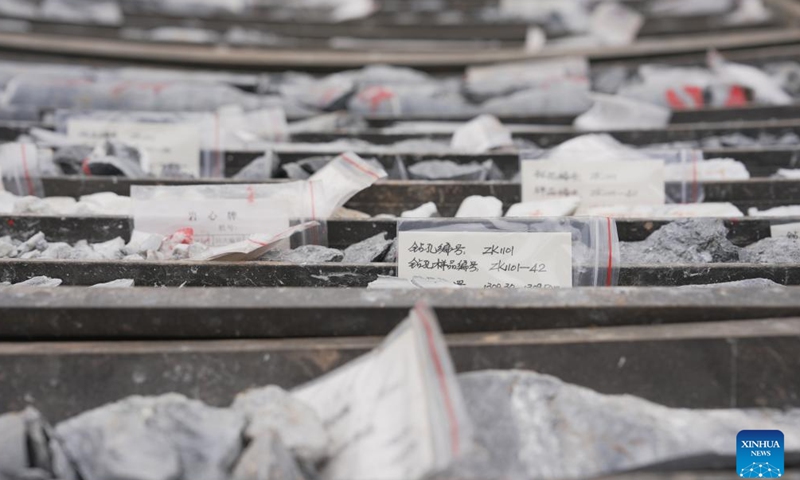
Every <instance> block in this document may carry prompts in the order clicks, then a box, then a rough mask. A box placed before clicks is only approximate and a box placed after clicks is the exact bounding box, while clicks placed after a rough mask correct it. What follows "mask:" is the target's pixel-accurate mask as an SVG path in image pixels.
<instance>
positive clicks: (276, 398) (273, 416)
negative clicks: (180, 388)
mask: <svg viewBox="0 0 800 480" xmlns="http://www.w3.org/2000/svg"><path fill="white" fill-rule="evenodd" d="M231 407H232V408H233V409H234V410H236V411H239V412H241V413H243V414H244V415H245V416H246V417H247V418H248V420H249V421H250V423H249V425H248V426H247V430H246V432H245V433H246V435H247V437H248V438H251V439H258V438H260V437H262V436H264V435H265V434H269V433H276V434H277V435H278V436H279V437H280V439H281V442H282V443H283V445H285V446H286V448H288V449H289V450H291V451H292V453H294V455H295V456H297V458H299V459H302V460H304V461H307V462H310V463H316V462H318V461H320V460H322V459H324V458H325V457H326V456H327V454H328V441H329V438H328V434H327V432H326V431H325V427H324V426H323V425H322V421H321V420H320V419H319V417H318V416H317V414H316V413H315V412H314V410H313V409H311V407H309V406H308V405H306V404H305V403H303V402H301V401H299V400H297V399H295V398H294V397H292V396H291V395H290V394H289V393H288V392H287V391H285V390H283V389H282V388H280V387H277V386H274V385H270V386H268V387H264V388H258V389H253V390H247V391H245V392H242V393H240V394H239V395H237V396H236V399H235V400H234V401H233V405H232V406H231Z"/></svg>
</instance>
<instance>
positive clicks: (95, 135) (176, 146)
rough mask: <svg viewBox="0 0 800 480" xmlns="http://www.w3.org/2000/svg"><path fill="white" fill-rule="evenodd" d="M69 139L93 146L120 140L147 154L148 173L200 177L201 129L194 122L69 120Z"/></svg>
mask: <svg viewBox="0 0 800 480" xmlns="http://www.w3.org/2000/svg"><path fill="white" fill-rule="evenodd" d="M67 136H68V137H69V138H71V139H75V140H83V141H90V142H91V143H92V144H94V143H96V142H99V141H102V140H103V139H113V140H119V141H122V142H125V143H128V144H130V145H133V146H135V147H138V148H141V149H143V150H144V151H146V152H147V155H148V159H149V165H143V166H142V167H143V168H145V171H148V172H151V173H153V174H155V175H157V176H158V175H161V174H162V172H163V171H164V170H165V169H167V170H168V171H179V172H182V173H188V174H190V175H193V176H195V177H199V176H200V129H199V127H198V126H197V125H195V124H191V123H145V122H132V121H107V120H94V119H88V118H74V119H70V120H68V121H67Z"/></svg>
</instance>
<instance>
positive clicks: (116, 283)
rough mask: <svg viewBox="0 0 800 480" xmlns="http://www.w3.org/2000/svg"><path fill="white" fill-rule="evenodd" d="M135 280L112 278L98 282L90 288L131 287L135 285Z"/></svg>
mask: <svg viewBox="0 0 800 480" xmlns="http://www.w3.org/2000/svg"><path fill="white" fill-rule="evenodd" d="M134 284H135V282H134V281H133V279H132V278H119V279H117V280H111V281H110V282H105V283H98V284H95V285H92V286H91V287H89V288H129V287H132V286H134Z"/></svg>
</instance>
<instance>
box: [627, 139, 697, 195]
mask: <svg viewBox="0 0 800 480" xmlns="http://www.w3.org/2000/svg"><path fill="white" fill-rule="evenodd" d="M640 151H641V152H643V153H644V154H645V155H647V156H648V157H652V158H659V159H661V160H664V168H665V180H666V185H665V186H664V188H665V193H666V201H667V203H700V202H702V201H703V200H705V197H706V195H705V189H704V188H703V184H702V183H701V182H700V181H699V178H698V175H699V174H698V163H700V162H703V161H704V160H705V157H704V154H703V151H702V150H697V149H688V148H681V149H675V150H673V149H643V150H640Z"/></svg>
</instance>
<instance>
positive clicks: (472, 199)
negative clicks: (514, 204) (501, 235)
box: [456, 195, 503, 218]
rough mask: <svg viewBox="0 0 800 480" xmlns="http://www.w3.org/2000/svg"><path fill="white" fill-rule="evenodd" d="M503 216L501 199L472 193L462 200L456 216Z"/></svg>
mask: <svg viewBox="0 0 800 480" xmlns="http://www.w3.org/2000/svg"><path fill="white" fill-rule="evenodd" d="M502 216H503V202H502V201H500V200H499V199H497V198H495V197H492V196H486V197H482V196H480V195H471V196H469V197H467V198H465V199H464V201H462V202H461V205H459V207H458V211H457V212H456V218H483V217H486V218H495V217H502Z"/></svg>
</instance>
